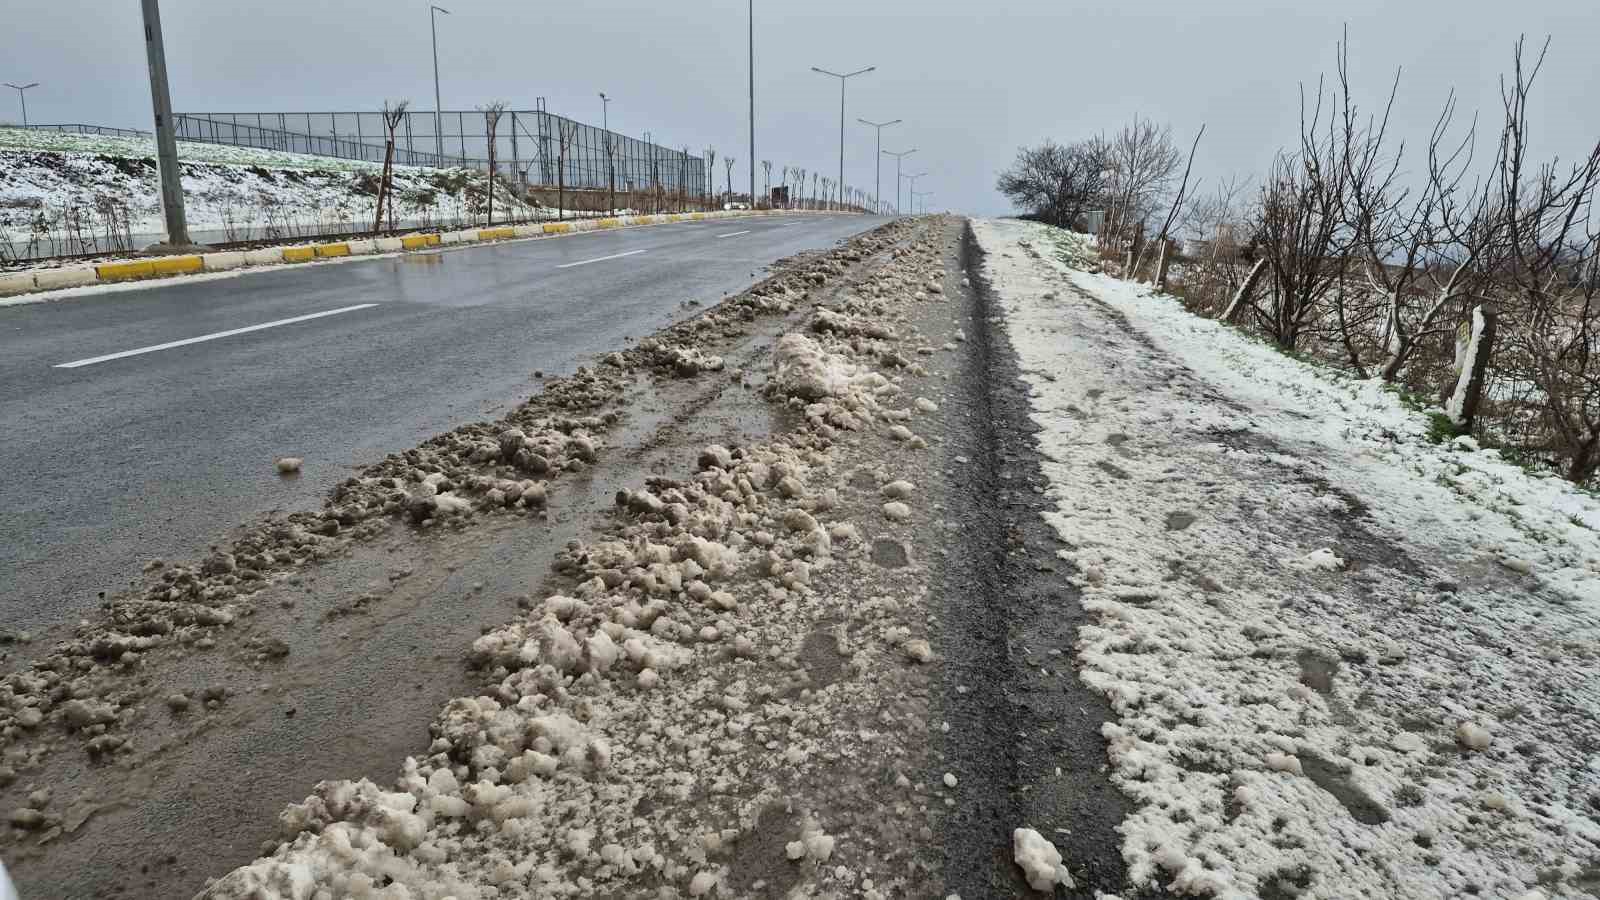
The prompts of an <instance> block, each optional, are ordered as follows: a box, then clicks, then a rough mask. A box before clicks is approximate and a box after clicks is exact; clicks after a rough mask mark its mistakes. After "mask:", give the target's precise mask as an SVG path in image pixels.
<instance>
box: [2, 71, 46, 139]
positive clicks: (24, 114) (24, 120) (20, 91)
mask: <svg viewBox="0 0 1600 900" xmlns="http://www.w3.org/2000/svg"><path fill="white" fill-rule="evenodd" d="M5 84H6V87H8V88H11V89H12V90H14V91H16V92H17V99H18V100H21V101H22V127H23V128H27V127H28V95H26V94H24V93H23V91H25V90H27V89H28V88H36V87H38V86H39V82H37V81H30V82H28V83H27V84H12V83H11V82H9V81H8V82H6V83H5Z"/></svg>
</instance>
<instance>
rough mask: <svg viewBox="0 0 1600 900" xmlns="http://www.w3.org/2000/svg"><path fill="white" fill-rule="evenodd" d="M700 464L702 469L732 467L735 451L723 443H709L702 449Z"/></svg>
mask: <svg viewBox="0 0 1600 900" xmlns="http://www.w3.org/2000/svg"><path fill="white" fill-rule="evenodd" d="M699 464H700V468H702V469H731V468H733V453H732V452H730V451H729V450H728V448H727V447H724V446H722V445H721V444H708V445H706V447H705V449H703V450H701V451H700V458H699Z"/></svg>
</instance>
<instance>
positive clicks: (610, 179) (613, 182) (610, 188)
mask: <svg viewBox="0 0 1600 900" xmlns="http://www.w3.org/2000/svg"><path fill="white" fill-rule="evenodd" d="M600 128H601V130H602V131H604V132H605V142H606V192H607V194H608V197H607V200H606V202H607V203H609V204H610V205H611V215H616V212H617V164H616V162H615V161H614V160H615V157H616V153H615V151H613V150H612V148H611V98H610V97H607V96H606V92H605V91H601V92H600Z"/></svg>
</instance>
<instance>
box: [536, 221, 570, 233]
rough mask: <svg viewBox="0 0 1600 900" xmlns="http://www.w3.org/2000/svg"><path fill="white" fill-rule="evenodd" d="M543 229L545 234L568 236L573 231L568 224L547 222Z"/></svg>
mask: <svg viewBox="0 0 1600 900" xmlns="http://www.w3.org/2000/svg"><path fill="white" fill-rule="evenodd" d="M541 227H542V228H543V229H544V233H545V234H566V233H567V232H569V231H571V230H572V226H571V225H569V224H567V223H566V222H546V223H544V225H543V226H541Z"/></svg>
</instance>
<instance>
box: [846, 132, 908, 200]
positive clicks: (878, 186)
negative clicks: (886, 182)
mask: <svg viewBox="0 0 1600 900" xmlns="http://www.w3.org/2000/svg"><path fill="white" fill-rule="evenodd" d="M856 121H857V122H860V123H861V124H863V125H871V126H872V127H873V128H876V129H878V154H877V155H876V156H874V157H873V161H874V162H875V163H877V165H875V166H873V167H872V169H873V172H872V199H873V200H875V201H876V202H877V204H878V214H879V215H882V214H883V130H884V129H885V128H888V127H889V126H890V125H899V124H900V122H901V120H900V119H892V120H890V121H888V122H868V121H867V120H866V119H856Z"/></svg>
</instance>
